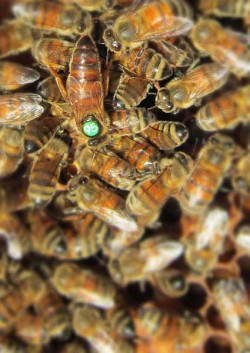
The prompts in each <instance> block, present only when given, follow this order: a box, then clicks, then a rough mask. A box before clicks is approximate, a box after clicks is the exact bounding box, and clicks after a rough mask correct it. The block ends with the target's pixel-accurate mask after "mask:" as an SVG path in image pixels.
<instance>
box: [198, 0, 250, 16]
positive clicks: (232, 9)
mask: <svg viewBox="0 0 250 353" xmlns="http://www.w3.org/2000/svg"><path fill="white" fill-rule="evenodd" d="M198 8H199V10H200V11H201V12H202V13H203V14H205V15H215V16H218V17H250V1H249V0H237V1H234V0H227V1H224V0H211V1H206V0H199V5H198Z"/></svg>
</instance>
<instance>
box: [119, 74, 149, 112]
mask: <svg viewBox="0 0 250 353" xmlns="http://www.w3.org/2000/svg"><path fill="white" fill-rule="evenodd" d="M149 89H150V84H149V83H148V82H147V80H145V79H143V78H141V77H130V76H128V75H126V74H123V75H122V76H121V77H120V81H119V83H118V86H117V88H116V91H115V94H114V98H113V104H114V108H115V109H117V110H119V109H130V108H133V107H136V106H138V105H139V104H140V103H141V101H142V100H143V99H144V98H146V95H147V93H148V91H149Z"/></svg>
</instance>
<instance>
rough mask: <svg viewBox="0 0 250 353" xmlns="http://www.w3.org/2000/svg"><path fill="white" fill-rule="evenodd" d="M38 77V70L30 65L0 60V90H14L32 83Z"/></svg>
mask: <svg viewBox="0 0 250 353" xmlns="http://www.w3.org/2000/svg"><path fill="white" fill-rule="evenodd" d="M39 78H40V74H39V72H38V71H36V70H34V69H32V68H31V67H27V66H23V65H20V64H16V63H12V62H10V61H1V62H0V90H1V91H4V92H5V91H15V90H17V89H19V88H21V87H23V86H25V85H28V84H30V83H33V82H35V81H37V80H38V79H39Z"/></svg>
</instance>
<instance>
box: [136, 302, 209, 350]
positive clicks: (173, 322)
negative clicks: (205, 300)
mask: <svg viewBox="0 0 250 353" xmlns="http://www.w3.org/2000/svg"><path fill="white" fill-rule="evenodd" d="M134 321H135V328H136V334H137V335H138V336H139V337H140V338H141V339H142V340H145V341H146V343H147V345H149V346H150V347H152V348H151V350H149V351H150V352H154V351H155V350H154V349H153V347H157V352H159V353H163V352H166V351H172V352H175V351H177V350H186V349H190V348H195V347H198V346H200V345H201V344H202V343H203V340H204V338H205V336H206V325H205V323H204V321H203V320H202V318H201V317H200V316H199V315H197V314H195V313H192V314H191V313H189V312H186V313H185V314H182V315H176V314H175V315H174V314H170V313H168V312H166V311H163V310H162V309H160V308H158V307H157V306H155V305H154V304H151V303H148V304H145V305H143V306H141V307H140V308H139V309H138V310H137V312H136V313H135V320H134ZM139 352H142V350H140V349H139Z"/></svg>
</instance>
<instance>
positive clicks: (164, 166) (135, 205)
mask: <svg viewBox="0 0 250 353" xmlns="http://www.w3.org/2000/svg"><path fill="white" fill-rule="evenodd" d="M191 165H192V160H191V158H190V157H189V156H188V155H186V154H185V153H183V152H176V153H175V154H174V156H173V158H171V159H169V158H163V159H162V160H161V162H160V170H161V172H160V174H159V175H154V176H150V177H149V178H147V179H146V180H143V181H141V182H139V183H138V184H136V185H135V187H134V188H133V189H132V190H131V191H130V193H129V195H128V197H127V200H126V208H127V210H128V212H129V213H131V214H133V215H136V216H141V215H147V214H152V215H154V214H156V217H157V218H158V215H159V212H160V210H161V208H162V207H163V206H164V204H165V202H166V200H167V199H168V198H169V197H170V196H172V195H173V194H174V193H177V192H179V191H180V190H181V188H182V187H183V185H184V183H185V182H186V179H187V176H188V174H189V173H190V169H191Z"/></svg>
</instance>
